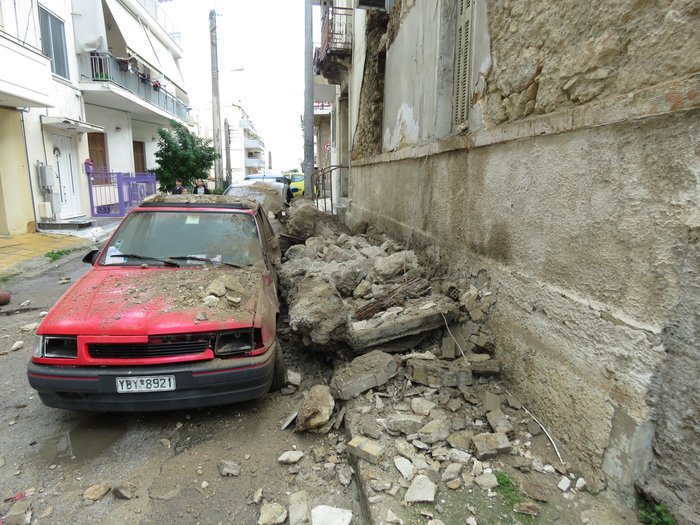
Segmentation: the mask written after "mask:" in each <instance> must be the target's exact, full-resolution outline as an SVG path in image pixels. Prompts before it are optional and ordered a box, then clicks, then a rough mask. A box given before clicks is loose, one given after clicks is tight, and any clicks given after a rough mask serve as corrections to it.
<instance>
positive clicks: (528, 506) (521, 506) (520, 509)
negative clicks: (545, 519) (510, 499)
mask: <svg viewBox="0 0 700 525" xmlns="http://www.w3.org/2000/svg"><path fill="white" fill-rule="evenodd" d="M513 512H516V513H518V514H527V515H528V516H537V515H538V514H539V513H540V506H539V505H538V504H537V503H533V502H532V501H523V502H521V503H516V504H515V505H513Z"/></svg>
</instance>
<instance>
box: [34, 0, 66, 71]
mask: <svg viewBox="0 0 700 525" xmlns="http://www.w3.org/2000/svg"><path fill="white" fill-rule="evenodd" d="M39 24H40V25H41V49H42V51H43V52H44V54H45V55H46V56H47V57H49V58H50V59H51V71H52V72H53V73H55V74H56V75H60V76H62V77H63V78H68V54H67V52H66V34H65V31H64V29H63V21H62V20H60V19H58V18H56V17H55V16H54V15H52V14H51V13H49V12H48V11H47V10H46V9H44V8H43V7H41V6H40V7H39Z"/></svg>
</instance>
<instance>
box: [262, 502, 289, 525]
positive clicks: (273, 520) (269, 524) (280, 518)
mask: <svg viewBox="0 0 700 525" xmlns="http://www.w3.org/2000/svg"><path fill="white" fill-rule="evenodd" d="M286 519H287V509H285V508H284V507H283V506H282V505H280V504H279V503H263V505H262V507H260V517H259V518H258V525H280V524H281V523H284V522H285V520H286Z"/></svg>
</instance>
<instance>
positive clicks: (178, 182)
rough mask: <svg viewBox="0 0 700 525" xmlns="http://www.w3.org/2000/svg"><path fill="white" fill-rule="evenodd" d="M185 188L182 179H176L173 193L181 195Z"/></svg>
mask: <svg viewBox="0 0 700 525" xmlns="http://www.w3.org/2000/svg"><path fill="white" fill-rule="evenodd" d="M184 189H185V188H184V187H183V186H182V180H180V179H175V187H174V188H173V195H181V194H182V190H184Z"/></svg>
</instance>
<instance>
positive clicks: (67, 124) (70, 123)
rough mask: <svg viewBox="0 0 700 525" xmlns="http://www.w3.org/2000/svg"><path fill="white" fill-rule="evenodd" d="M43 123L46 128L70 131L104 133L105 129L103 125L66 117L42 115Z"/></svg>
mask: <svg viewBox="0 0 700 525" xmlns="http://www.w3.org/2000/svg"><path fill="white" fill-rule="evenodd" d="M40 118H41V125H42V126H44V127H45V128H48V129H52V130H56V131H64V132H68V133H93V132H96V133H104V131H105V129H104V128H103V127H102V126H95V125H94V124H89V123H88V122H82V121H80V120H73V119H70V118H66V117H47V116H46V115H41V116H40Z"/></svg>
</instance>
